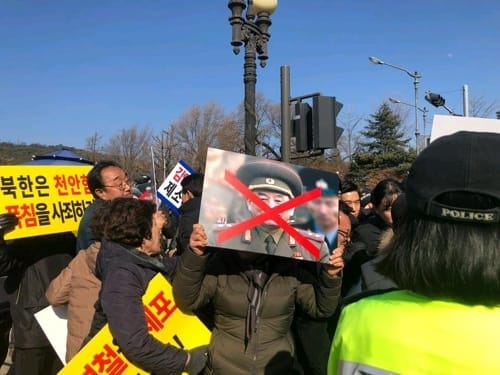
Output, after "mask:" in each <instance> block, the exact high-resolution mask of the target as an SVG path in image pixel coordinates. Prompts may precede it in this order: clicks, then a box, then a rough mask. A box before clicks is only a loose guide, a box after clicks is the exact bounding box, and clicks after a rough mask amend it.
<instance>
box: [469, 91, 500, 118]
mask: <svg viewBox="0 0 500 375" xmlns="http://www.w3.org/2000/svg"><path fill="white" fill-rule="evenodd" d="M497 108H498V104H497V102H496V101H494V100H493V101H488V100H486V99H485V98H484V97H483V96H478V97H472V98H470V100H469V116H471V117H482V118H490V117H492V116H493V115H494V114H495V110H496V109H497Z"/></svg>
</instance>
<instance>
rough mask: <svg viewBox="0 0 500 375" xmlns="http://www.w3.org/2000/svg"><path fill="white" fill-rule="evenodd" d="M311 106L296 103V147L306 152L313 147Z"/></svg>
mask: <svg viewBox="0 0 500 375" xmlns="http://www.w3.org/2000/svg"><path fill="white" fill-rule="evenodd" d="M311 112H312V111H311V106H310V105H309V104H307V103H301V102H299V103H296V104H295V109H294V116H293V129H292V132H293V133H292V135H293V136H294V137H295V149H296V150H297V151H298V152H304V151H308V150H311V149H312V122H311Z"/></svg>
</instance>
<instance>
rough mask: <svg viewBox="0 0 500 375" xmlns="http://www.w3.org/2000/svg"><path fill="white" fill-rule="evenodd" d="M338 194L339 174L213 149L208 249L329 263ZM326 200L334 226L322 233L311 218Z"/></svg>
mask: <svg viewBox="0 0 500 375" xmlns="http://www.w3.org/2000/svg"><path fill="white" fill-rule="evenodd" d="M304 172H307V173H304ZM311 172H314V173H311ZM338 189H339V179H338V176H337V174H336V173H332V172H325V171H321V170H317V169H312V168H304V167H300V166H294V165H291V164H287V163H281V162H278V161H275V160H268V159H263V158H257V157H254V156H248V155H243V154H237V153H233V152H229V151H222V150H217V149H213V148H209V149H208V153H207V163H206V167H205V179H204V183H203V194H202V202H201V210H200V220H199V222H200V223H201V224H202V225H203V226H204V227H205V228H206V231H207V236H208V246H213V247H221V248H226V249H233V250H243V251H252V252H260V253H265V254H269V255H277V256H284V257H294V258H297V259H303V260H310V261H321V262H325V263H326V262H328V255H329V248H328V246H327V244H326V243H325V236H326V235H330V236H332V243H333V242H334V243H335V244H336V236H337V230H338ZM326 199H328V200H329V202H328V205H329V206H331V210H330V214H331V215H332V221H333V222H334V223H333V227H332V228H330V231H329V233H322V232H321V231H320V230H319V228H318V227H319V226H318V225H317V224H318V223H317V222H315V221H314V220H313V219H314V213H315V212H317V210H316V211H315V205H317V204H324V203H323V200H326ZM276 229H277V230H276ZM330 232H331V233H330ZM269 233H273V236H272V237H274V238H273V240H272V241H271V242H273V246H269V242H270V241H269Z"/></svg>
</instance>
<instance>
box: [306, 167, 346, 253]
mask: <svg viewBox="0 0 500 375" xmlns="http://www.w3.org/2000/svg"><path fill="white" fill-rule="evenodd" d="M299 175H300V178H301V180H302V183H303V185H304V187H305V189H306V190H307V191H309V190H312V189H314V188H320V189H321V196H320V197H318V198H316V199H313V200H311V201H309V202H307V204H306V208H307V211H306V212H305V220H302V221H301V222H300V223H297V225H298V226H299V227H300V228H302V229H307V230H310V231H312V232H315V233H319V234H321V235H322V236H323V238H324V239H325V241H326V243H327V245H328V248H329V249H330V251H332V250H333V249H335V248H336V247H337V242H338V241H337V236H338V228H339V196H338V192H339V185H340V179H339V177H338V175H337V174H336V173H333V172H324V171H321V170H319V169H313V168H302V169H300V170H299Z"/></svg>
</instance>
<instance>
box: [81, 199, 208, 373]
mask: <svg viewBox="0 0 500 375" xmlns="http://www.w3.org/2000/svg"><path fill="white" fill-rule="evenodd" d="M95 215H102V220H101V223H103V227H102V242H101V249H100V251H99V254H98V256H97V262H96V274H97V276H98V277H99V278H100V279H101V281H102V287H101V291H100V294H99V300H98V302H97V305H96V313H95V315H94V320H93V322H92V327H91V334H90V336H93V335H94V334H95V333H97V332H98V331H99V330H100V329H101V328H102V327H103V326H104V324H106V323H109V328H110V330H111V333H112V335H113V337H114V339H115V340H116V342H117V343H118V346H119V347H120V349H121V350H122V351H123V354H124V355H125V356H126V357H127V359H128V360H129V361H131V362H132V363H134V364H135V365H137V366H138V367H140V368H142V369H143V370H146V371H149V372H152V373H154V374H155V375H158V374H165V375H166V374H180V373H182V372H183V371H187V372H188V373H190V374H197V373H199V372H200V371H201V370H202V369H203V367H204V365H205V361H206V356H205V352H204V348H199V349H194V350H192V351H189V352H188V351H185V350H181V349H178V348H175V347H173V346H171V345H168V344H163V343H161V342H159V341H158V340H156V339H155V338H153V336H151V335H150V334H149V333H148V329H147V322H146V317H145V315H144V306H143V303H142V296H143V295H144V293H145V292H146V288H147V286H148V283H149V281H150V280H151V279H152V278H153V277H154V276H155V275H156V274H157V273H161V274H163V275H164V276H165V277H166V278H167V279H169V280H171V279H172V277H173V275H174V270H175V259H176V258H170V257H162V256H161V255H160V252H161V249H162V248H161V244H162V227H163V225H164V224H165V220H166V219H165V216H164V214H163V213H162V212H160V211H157V210H156V206H155V205H154V203H152V202H151V201H146V200H144V201H143V200H138V199H133V198H116V199H114V200H111V201H105V202H103V204H102V206H100V207H99V208H98V209H97V210H96V212H95Z"/></svg>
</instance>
